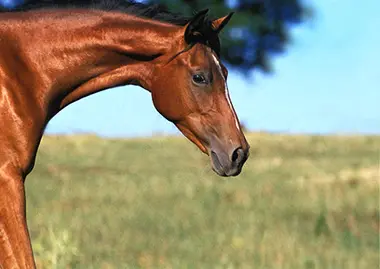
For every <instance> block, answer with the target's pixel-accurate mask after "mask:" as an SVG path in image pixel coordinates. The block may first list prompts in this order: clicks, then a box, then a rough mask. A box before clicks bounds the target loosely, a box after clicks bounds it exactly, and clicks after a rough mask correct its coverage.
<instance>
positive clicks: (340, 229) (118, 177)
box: [0, 0, 380, 269]
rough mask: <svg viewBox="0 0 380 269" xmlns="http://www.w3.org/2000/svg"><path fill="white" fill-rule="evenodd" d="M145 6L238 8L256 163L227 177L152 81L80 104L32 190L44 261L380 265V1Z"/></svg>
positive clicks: (37, 246)
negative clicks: (162, 102)
mask: <svg viewBox="0 0 380 269" xmlns="http://www.w3.org/2000/svg"><path fill="white" fill-rule="evenodd" d="M45 1H47V0H45ZM64 2H66V1H64ZM69 2H79V0H78V1H69ZM142 2H145V3H150V4H160V5H163V6H165V7H167V8H168V9H169V10H170V11H172V12H177V13H183V14H186V15H189V16H190V15H192V14H193V13H194V11H195V10H201V9H204V8H210V11H211V15H212V16H214V17H219V16H224V15H226V14H227V13H228V12H230V11H231V10H234V11H236V14H235V15H234V17H233V18H232V20H231V21H230V23H229V25H228V27H226V28H225V29H224V32H223V35H222V46H223V50H222V56H223V62H224V63H225V64H226V65H227V66H228V69H229V71H230V72H229V74H230V75H229V80H228V86H229V89H230V94H231V99H232V102H233V104H234V106H235V108H236V110H237V113H238V116H239V118H240V120H241V121H242V123H243V124H244V126H245V129H246V135H247V139H248V141H249V143H250V144H251V149H252V153H251V157H250V159H249V160H248V161H247V163H246V165H245V167H244V170H243V172H242V174H241V175H240V176H239V177H237V178H234V179H229V180H221V179H220V178H219V177H217V176H216V175H215V174H214V173H213V172H212V171H211V168H210V162H209V159H208V158H207V156H205V155H202V154H201V153H200V152H199V150H198V149H196V147H195V146H194V145H192V144H191V143H190V142H188V141H187V140H186V139H185V138H184V137H183V136H177V134H178V131H177V130H176V129H175V127H174V126H173V125H172V124H171V123H169V122H167V121H166V120H165V119H163V118H162V117H161V116H160V115H159V114H158V112H156V111H155V109H154V107H153V105H152V103H151V99H150V95H149V93H148V92H146V91H144V90H142V89H140V88H138V87H134V86H125V87H118V88H114V89H112V90H109V91H104V92H101V93H98V94H96V95H94V96H90V97H87V98H85V99H83V100H80V101H78V102H76V103H74V104H72V105H70V106H69V107H67V108H66V109H64V110H63V111H62V112H60V113H59V114H58V115H57V116H56V117H55V118H54V119H53V120H52V121H51V122H50V123H49V125H48V127H47V130H46V133H47V135H46V136H45V137H44V139H43V141H42V143H41V146H40V149H39V152H38V155H37V163H36V166H35V169H34V171H33V172H32V173H31V175H30V176H29V177H28V180H27V181H26V187H27V199H28V211H27V214H28V223H29V227H30V234H31V238H32V243H33V249H34V253H35V258H36V262H37V265H38V267H39V268H256V269H261V268H262V269H264V268H265V269H268V268H270V269H272V268H273V269H281V268H287V269H317V268H320V269H340V268H341V269H370V268H379V266H380V257H379V253H380V252H379V251H380V241H379V238H380V237H379V235H380V209H379V203H380V197H379V194H380V189H379V183H380V136H379V134H380V105H379V101H380V91H379V78H380V68H378V65H379V63H380V53H379V44H380V32H379V28H380V16H379V10H380V1H378V0H362V1H354V0H309V1H306V0H265V1H264V0H199V1H191V0H176V1H175V0H161V1H142ZM0 3H2V4H3V5H4V6H5V7H7V8H12V7H15V6H17V5H18V4H22V1H20V0H13V1H12V0H0Z"/></svg>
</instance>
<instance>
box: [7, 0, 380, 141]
mask: <svg viewBox="0 0 380 269" xmlns="http://www.w3.org/2000/svg"><path fill="white" fill-rule="evenodd" d="M0 1H1V0H0ZM3 1H5V0H3ZM8 1H9V0H8ZM304 2H305V3H306V4H307V5H309V6H311V7H312V8H313V10H314V12H315V15H314V17H313V19H312V20H310V21H307V22H306V23H303V24H301V25H298V26H295V27H293V28H292V29H291V37H292V41H291V43H290V44H289V45H288V48H287V52H286V53H285V54H282V55H279V56H275V57H274V58H273V67H274V73H273V74H271V75H267V74H262V73H260V72H255V73H254V74H253V78H252V79H247V78H246V77H244V76H242V75H240V74H239V73H237V72H236V71H234V70H230V75H229V79H228V86H229V90H230V95H231V99H232V103H233V104H234V106H235V109H236V111H237V114H238V116H239V118H240V120H241V121H242V122H243V123H244V124H245V125H246V126H247V127H248V129H250V130H252V131H266V132H283V133H314V134H332V133H334V134H335V133H355V134H357V133H362V134H380V104H379V103H380V84H379V79H380V68H379V63H380V50H379V44H380V31H379V28H380V16H379V15H378V12H379V10H380V1H379V0H362V1H360V2H359V1H354V0H310V1H306V0H305V1H304ZM359 3H360V4H359ZM235 16H238V14H235ZM46 132H47V133H50V134H53V133H54V134H57V133H59V134H62V133H64V134H72V133H95V134H98V135H101V136H106V137H125V136H127V137H131V136H150V135H154V134H177V133H178V131H177V130H176V128H175V126H174V125H173V124H171V123H169V122H167V121H166V120H165V119H164V118H163V117H162V116H161V115H160V114H159V113H158V112H156V111H155V109H154V107H153V104H152V102H151V97H150V94H149V93H148V92H147V91H145V90H144V89H142V88H138V87H135V86H124V87H118V88H114V89H111V90H107V91H103V92H101V93H98V94H95V95H92V96H89V97H87V98H84V99H82V100H80V101H78V102H76V103H74V104H72V105H70V106H69V107H67V108H65V109H64V110H63V111H61V112H60V113H59V114H58V115H57V116H56V117H54V118H53V119H52V120H51V121H50V123H49V125H48V127H47V130H46Z"/></svg>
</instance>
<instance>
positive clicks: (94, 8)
mask: <svg viewBox="0 0 380 269" xmlns="http://www.w3.org/2000/svg"><path fill="white" fill-rule="evenodd" d="M207 14H208V11H207V10H203V11H201V12H198V13H197V14H196V15H194V16H193V17H192V18H185V17H182V16H178V15H175V14H172V13H169V12H166V11H163V10H162V9H161V8H158V7H155V6H149V5H145V4H140V3H135V2H132V1H116V0H113V1H104V0H103V1H101V0H92V1H91V0H87V1H83V0H82V1H80V0H74V1H48V0H43V1H29V2H28V3H27V4H25V5H23V6H20V7H17V8H15V9H13V10H11V11H10V10H6V9H1V10H0V128H1V129H0V145H1V146H0V268H35V263H34V259H33V252H32V247H31V243H30V239H29V233H28V229H27V224H26V216H25V211H26V206H25V191H24V182H25V178H26V176H27V175H28V174H29V173H30V172H31V170H32V169H33V166H34V162H35V158H36V154H37V149H38V146H39V144H40V140H41V137H42V135H43V132H44V129H45V127H46V125H47V123H48V121H49V120H50V119H51V118H52V117H53V116H54V115H55V114H57V113H58V112H59V111H60V110H62V109H63V108H64V107H66V106H67V105H69V104H71V103H73V102H75V101H77V100H79V99H81V98H83V97H86V96H88V95H90V94H93V93H96V92H99V91H101V90H104V89H108V88H112V87H115V86H120V85H128V84H133V85H139V86H141V87H142V88H144V89H146V90H148V91H149V92H150V93H151V96H152V99H153V104H154V106H155V108H156V109H157V110H158V112H159V113H160V114H162V116H164V117H165V118H166V119H167V120H169V121H170V122H172V123H174V124H175V125H176V126H177V127H178V129H179V130H180V131H181V132H182V133H183V134H184V135H185V136H186V137H187V138H188V139H189V140H190V141H192V142H193V143H194V144H195V145H196V146H198V148H199V149H200V150H201V151H202V152H204V153H206V154H208V155H209V156H210V159H211V165H212V168H213V170H214V171H215V172H216V173H217V174H218V175H220V176H236V175H238V174H239V173H240V172H241V170H242V167H243V164H244V163H245V161H246V160H247V158H248V155H249V145H248V143H247V141H246V139H245V137H244V134H243V132H242V131H241V127H240V123H239V120H238V118H237V115H236V112H235V110H234V108H233V106H232V104H231V101H230V97H229V93H228V89H227V84H226V80H227V69H226V67H225V66H224V65H223V64H222V63H221V61H220V40H219V37H218V34H219V33H220V31H221V30H222V29H223V27H225V25H226V24H227V23H228V21H229V20H230V19H231V16H232V13H231V14H228V15H227V16H224V17H221V18H218V19H214V20H211V19H209V16H208V15H207Z"/></svg>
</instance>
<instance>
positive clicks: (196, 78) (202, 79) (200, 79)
mask: <svg viewBox="0 0 380 269" xmlns="http://www.w3.org/2000/svg"><path fill="white" fill-rule="evenodd" d="M193 81H194V82H195V83H197V84H207V80H206V78H205V76H204V75H201V74H196V75H194V76H193Z"/></svg>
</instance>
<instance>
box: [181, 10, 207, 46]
mask: <svg viewBox="0 0 380 269" xmlns="http://www.w3.org/2000/svg"><path fill="white" fill-rule="evenodd" d="M207 13H208V9H204V10H202V11H200V12H198V13H197V14H196V15H195V16H194V18H192V19H191V21H190V22H189V23H188V24H187V25H186V26H185V27H186V30H185V41H186V43H187V44H193V43H194V42H196V41H197V40H199V38H201V36H202V32H201V29H202V28H203V27H204V24H205V21H206V18H207Z"/></svg>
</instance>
